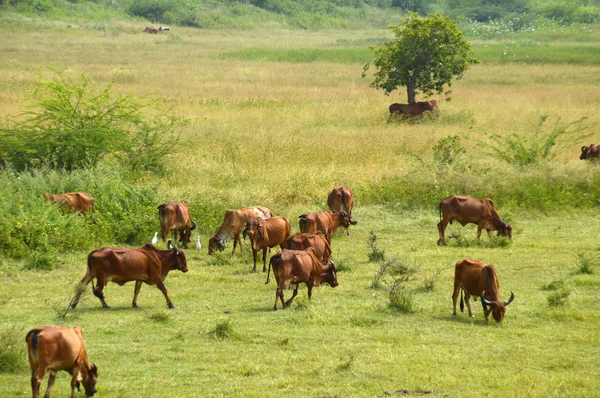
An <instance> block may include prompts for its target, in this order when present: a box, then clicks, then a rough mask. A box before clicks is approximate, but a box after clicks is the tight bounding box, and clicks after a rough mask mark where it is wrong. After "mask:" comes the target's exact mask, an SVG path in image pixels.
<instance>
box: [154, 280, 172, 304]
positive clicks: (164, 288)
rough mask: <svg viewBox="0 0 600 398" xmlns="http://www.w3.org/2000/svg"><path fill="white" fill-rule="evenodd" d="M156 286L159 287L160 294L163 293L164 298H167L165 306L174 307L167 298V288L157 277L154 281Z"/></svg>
mask: <svg viewBox="0 0 600 398" xmlns="http://www.w3.org/2000/svg"><path fill="white" fill-rule="evenodd" d="M156 287H158V288H159V289H160V291H161V292H162V294H164V296H165V298H166V299H167V306H168V307H169V308H175V306H174V305H173V303H172V302H171V299H170V298H169V295H168V294H167V288H166V287H165V285H164V284H163V283H162V281H161V280H160V279H158V280H157V281H156Z"/></svg>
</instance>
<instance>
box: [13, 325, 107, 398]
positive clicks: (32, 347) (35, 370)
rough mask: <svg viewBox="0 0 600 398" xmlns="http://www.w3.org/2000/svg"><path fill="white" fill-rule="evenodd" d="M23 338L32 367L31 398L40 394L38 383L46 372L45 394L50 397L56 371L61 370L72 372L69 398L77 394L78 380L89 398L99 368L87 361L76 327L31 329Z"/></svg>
mask: <svg viewBox="0 0 600 398" xmlns="http://www.w3.org/2000/svg"><path fill="white" fill-rule="evenodd" d="M25 341H26V342H27V356H28V358H29V366H30V367H31V389H32V390H33V398H38V397H39V396H40V386H41V384H42V380H43V378H44V375H45V374H46V372H48V373H50V375H49V376H48V388H47V389H46V394H45V395H44V397H45V398H48V397H50V390H51V389H52V386H53V385H54V380H55V379H56V373H58V372H59V371H61V370H64V371H66V372H68V373H69V374H70V375H71V398H75V397H76V393H75V389H77V390H79V381H80V380H81V384H83V387H84V388H85V395H86V396H88V397H91V396H93V395H94V394H95V393H96V379H97V378H98V368H97V367H96V365H94V364H93V363H92V364H90V362H89V360H88V356H87V351H86V350H85V345H84V344H83V334H82V332H81V328H80V327H79V326H75V327H74V328H73V329H68V328H63V327H60V326H46V327H42V328H38V329H32V330H30V331H29V333H27V336H26V337H25Z"/></svg>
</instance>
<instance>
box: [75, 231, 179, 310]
mask: <svg viewBox="0 0 600 398" xmlns="http://www.w3.org/2000/svg"><path fill="white" fill-rule="evenodd" d="M168 246H169V250H158V249H157V248H155V247H154V246H153V245H151V244H149V243H148V244H146V245H145V246H143V247H140V248H139V249H111V248H108V247H104V248H102V249H97V250H94V251H93V252H91V253H90V254H89V255H88V260H87V266H88V268H87V273H86V274H85V276H84V277H83V279H82V280H81V282H79V285H78V286H77V293H76V295H75V297H74V298H73V301H72V302H71V307H72V308H75V307H76V306H77V303H78V302H79V297H80V296H81V293H83V291H84V290H85V287H86V286H87V285H88V283H90V282H92V292H93V293H94V296H96V297H98V298H99V299H100V302H101V303H102V307H104V308H109V307H108V305H107V304H106V301H104V293H102V290H103V289H104V286H106V284H107V283H108V282H113V283H116V284H118V285H120V286H123V285H124V284H125V283H127V282H131V281H135V291H134V294H133V302H132V303H131V304H132V305H133V306H134V307H137V296H138V294H139V293H140V289H141V288H142V282H144V283H146V284H148V285H156V287H158V288H159V289H160V291H161V292H162V293H163V295H164V296H165V299H166V300H167V305H168V307H169V308H174V307H173V303H172V302H171V299H170V298H169V295H168V294H167V288H166V287H165V285H164V283H163V282H164V280H165V278H166V277H167V274H168V273H169V271H174V270H179V271H181V272H187V271H188V268H187V261H186V259H185V253H184V252H183V251H181V250H179V249H178V248H177V247H176V246H171V241H169V243H168ZM94 278H96V281H97V282H98V286H97V287H94V282H93V279H94Z"/></svg>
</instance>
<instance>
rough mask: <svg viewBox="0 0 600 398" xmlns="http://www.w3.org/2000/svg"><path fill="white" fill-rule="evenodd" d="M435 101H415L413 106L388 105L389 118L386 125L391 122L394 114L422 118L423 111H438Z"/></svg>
mask: <svg viewBox="0 0 600 398" xmlns="http://www.w3.org/2000/svg"><path fill="white" fill-rule="evenodd" d="M438 109H439V108H438V106H437V101H436V100H431V101H417V102H415V103H413V104H392V105H390V117H389V118H388V123H389V122H390V120H392V116H393V115H394V113H397V114H398V115H401V116H404V117H416V116H423V112H425V111H434V110H438Z"/></svg>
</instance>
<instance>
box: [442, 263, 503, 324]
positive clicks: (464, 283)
mask: <svg viewBox="0 0 600 398" xmlns="http://www.w3.org/2000/svg"><path fill="white" fill-rule="evenodd" d="M499 288H500V285H499V284H498V277H497V276H496V270H495V269H494V267H493V266H492V265H487V264H484V263H482V262H480V261H475V260H470V259H465V260H462V261H458V262H457V263H456V267H455V269H454V293H453V294H452V301H453V304H454V312H453V314H454V315H456V300H457V299H458V291H459V290H461V289H462V290H461V294H460V311H461V312H462V311H464V308H465V307H464V303H463V296H462V292H463V291H464V293H465V301H466V302H467V309H468V310H469V316H470V317H471V318H473V317H474V315H473V311H471V303H470V301H469V299H470V298H471V296H475V299H477V297H481V305H482V306H483V313H484V314H485V320H486V321H487V320H488V316H489V314H490V312H491V313H492V316H493V317H494V319H495V320H496V322H502V319H504V312H505V311H506V307H507V306H508V305H509V304H510V303H512V301H513V300H514V299H515V294H514V293H513V292H512V291H511V292H510V298H509V299H508V301H501V300H500V294H499V292H498V289H499ZM487 307H490V308H489V309H488V308H487Z"/></svg>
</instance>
